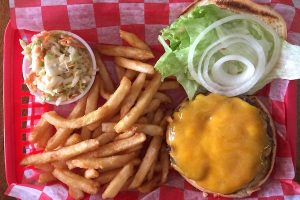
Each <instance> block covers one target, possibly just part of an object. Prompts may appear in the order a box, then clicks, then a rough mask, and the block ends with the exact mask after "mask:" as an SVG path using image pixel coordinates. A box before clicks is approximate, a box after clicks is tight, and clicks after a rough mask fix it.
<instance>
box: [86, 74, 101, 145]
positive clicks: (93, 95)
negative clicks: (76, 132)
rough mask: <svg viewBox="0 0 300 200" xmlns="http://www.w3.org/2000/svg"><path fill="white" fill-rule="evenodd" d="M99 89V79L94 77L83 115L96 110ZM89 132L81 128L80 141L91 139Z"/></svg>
mask: <svg viewBox="0 0 300 200" xmlns="http://www.w3.org/2000/svg"><path fill="white" fill-rule="evenodd" d="M99 88H100V77H99V75H97V76H96V78H95V82H94V83H93V86H92V88H91V89H90V91H89V93H88V96H87V100H86V106H85V114H88V113H90V112H92V111H94V110H96V109H97V105H98V99H99ZM91 134H92V133H91V131H90V130H89V129H88V128H87V127H82V129H81V137H82V140H87V139H90V138H91Z"/></svg>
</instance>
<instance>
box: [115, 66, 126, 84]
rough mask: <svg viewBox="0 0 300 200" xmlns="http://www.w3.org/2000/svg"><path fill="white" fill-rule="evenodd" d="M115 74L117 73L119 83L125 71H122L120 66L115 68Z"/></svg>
mask: <svg viewBox="0 0 300 200" xmlns="http://www.w3.org/2000/svg"><path fill="white" fill-rule="evenodd" d="M116 72H117V76H118V79H119V81H121V79H122V78H123V76H124V75H125V72H126V69H124V68H123V67H120V66H118V65H117V66H116Z"/></svg>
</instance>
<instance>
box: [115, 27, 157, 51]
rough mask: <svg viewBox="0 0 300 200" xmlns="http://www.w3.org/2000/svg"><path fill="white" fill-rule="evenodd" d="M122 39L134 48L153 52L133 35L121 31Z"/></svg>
mask: <svg viewBox="0 0 300 200" xmlns="http://www.w3.org/2000/svg"><path fill="white" fill-rule="evenodd" d="M120 37H121V38H122V39H123V40H125V41H126V42H127V43H128V44H129V45H130V46H132V47H136V48H139V49H143V50H147V51H151V49H150V47H149V46H148V45H147V44H146V43H145V42H144V41H143V40H141V39H140V38H138V36H136V35H135V34H133V33H130V32H127V31H123V30H120Z"/></svg>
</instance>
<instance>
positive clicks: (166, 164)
mask: <svg viewBox="0 0 300 200" xmlns="http://www.w3.org/2000/svg"><path fill="white" fill-rule="evenodd" d="M159 159H160V165H161V181H160V182H161V183H165V182H166V181H167V177H168V174H169V168H170V161H169V160H170V158H169V153H168V152H167V149H165V148H162V149H161V151H160V157H159Z"/></svg>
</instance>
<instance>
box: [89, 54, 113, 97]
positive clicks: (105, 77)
mask: <svg viewBox="0 0 300 200" xmlns="http://www.w3.org/2000/svg"><path fill="white" fill-rule="evenodd" d="M94 55H95V58H96V63H97V67H98V69H99V76H100V77H101V80H102V82H101V83H102V84H101V86H102V87H103V88H104V90H105V91H107V92H109V93H112V92H113V91H114V90H115V87H114V84H113V82H112V80H111V78H110V76H109V73H108V71H107V69H106V67H105V65H104V63H103V61H102V60H101V57H100V55H99V53H98V52H97V51H96V50H94Z"/></svg>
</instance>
